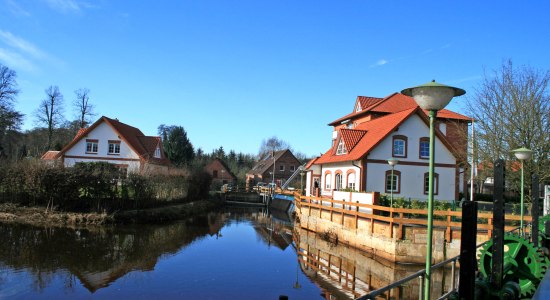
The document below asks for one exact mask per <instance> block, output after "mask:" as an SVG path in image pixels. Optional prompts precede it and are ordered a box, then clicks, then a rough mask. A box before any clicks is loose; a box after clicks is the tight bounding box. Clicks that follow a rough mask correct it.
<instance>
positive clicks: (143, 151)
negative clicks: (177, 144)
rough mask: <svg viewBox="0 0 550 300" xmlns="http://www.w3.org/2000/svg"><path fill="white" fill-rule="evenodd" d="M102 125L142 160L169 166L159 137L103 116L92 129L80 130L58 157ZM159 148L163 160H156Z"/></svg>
mask: <svg viewBox="0 0 550 300" xmlns="http://www.w3.org/2000/svg"><path fill="white" fill-rule="evenodd" d="M101 123H107V124H108V125H109V126H111V128H113V130H114V131H115V132H117V133H118V135H119V136H120V138H121V139H122V140H123V141H125V142H126V143H127V144H128V146H130V148H131V149H132V150H133V151H134V152H136V153H137V155H139V157H140V159H142V160H145V161H148V162H152V163H156V164H162V165H168V164H169V161H168V159H167V158H166V157H164V154H163V153H162V152H163V151H162V143H161V142H160V137H158V136H146V135H144V134H143V132H141V130H139V129H137V128H135V127H133V126H130V125H128V124H124V123H122V122H120V121H119V120H117V119H110V118H107V117H105V116H102V117H101V118H99V120H97V121H96V122H95V123H94V124H92V125H91V126H90V127H88V128H86V129H84V130H82V129H81V130H79V131H78V133H77V135H76V136H75V138H74V139H73V140H72V141H71V142H70V143H69V144H68V145H67V146H65V148H63V149H62V150H61V151H60V152H59V153H58V154H57V157H61V156H62V155H63V154H65V152H67V150H69V149H70V148H72V147H73V146H74V145H75V144H76V143H77V142H78V141H80V140H81V139H82V138H83V137H85V136H86V135H88V133H90V132H91V131H92V130H94V129H95V128H96V127H97V126H99V125H100V124H101ZM157 147H160V148H161V158H155V157H154V154H155V150H156V149H157Z"/></svg>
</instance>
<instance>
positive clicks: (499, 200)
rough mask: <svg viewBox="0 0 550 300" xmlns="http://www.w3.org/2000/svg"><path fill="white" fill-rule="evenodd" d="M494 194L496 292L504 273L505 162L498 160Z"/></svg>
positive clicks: (494, 283) (493, 279)
mask: <svg viewBox="0 0 550 300" xmlns="http://www.w3.org/2000/svg"><path fill="white" fill-rule="evenodd" d="M493 178H494V192H493V218H494V220H493V221H494V225H493V235H494V237H493V248H492V250H493V251H492V252H493V253H492V255H493V259H492V274H491V283H492V284H493V286H494V288H495V289H496V290H500V289H501V288H502V278H503V275H504V274H503V273H504V269H503V268H504V161H503V160H502V159H497V160H496V161H495V164H494V175H493Z"/></svg>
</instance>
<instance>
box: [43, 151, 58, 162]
mask: <svg viewBox="0 0 550 300" xmlns="http://www.w3.org/2000/svg"><path fill="white" fill-rule="evenodd" d="M58 153H59V151H47V152H46V153H44V154H43V155H42V157H40V159H43V160H55V159H57V154H58Z"/></svg>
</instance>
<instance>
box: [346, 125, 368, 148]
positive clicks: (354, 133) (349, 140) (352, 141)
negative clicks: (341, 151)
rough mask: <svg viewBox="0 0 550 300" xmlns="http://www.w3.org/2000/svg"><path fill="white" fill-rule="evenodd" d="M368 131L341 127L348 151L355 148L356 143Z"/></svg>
mask: <svg viewBox="0 0 550 300" xmlns="http://www.w3.org/2000/svg"><path fill="white" fill-rule="evenodd" d="M366 133H367V132H366V131H364V130H357V129H341V130H340V136H341V137H342V139H343V140H344V145H345V146H346V150H347V152H350V151H352V150H353V148H355V145H357V143H358V142H359V141H360V140H361V138H363V136H364V135H365V134H366Z"/></svg>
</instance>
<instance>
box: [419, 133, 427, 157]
mask: <svg viewBox="0 0 550 300" xmlns="http://www.w3.org/2000/svg"><path fill="white" fill-rule="evenodd" d="M419 147H420V149H419V158H430V138H427V137H422V138H420V146H419Z"/></svg>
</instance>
